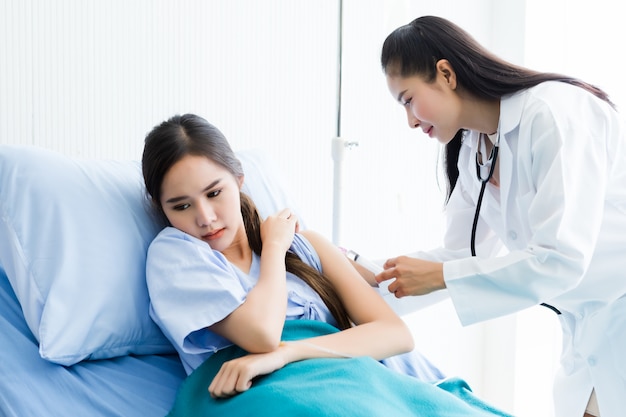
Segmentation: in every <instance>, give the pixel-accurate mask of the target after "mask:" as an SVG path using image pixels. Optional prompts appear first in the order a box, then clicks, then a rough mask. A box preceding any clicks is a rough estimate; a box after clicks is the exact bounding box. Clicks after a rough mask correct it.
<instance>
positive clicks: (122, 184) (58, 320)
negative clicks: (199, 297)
mask: <svg viewBox="0 0 626 417" xmlns="http://www.w3.org/2000/svg"><path fill="white" fill-rule="evenodd" d="M160 228H161V226H160V225H159V224H158V222H157V220H156V217H152V216H151V214H150V211H149V203H148V201H147V199H146V198H145V196H144V187H143V179H142V176H141V168H140V165H139V163H137V162H131V161H128V162H123V161H102V160H78V159H71V158H68V157H65V156H63V155H62V154H60V153H57V152H53V151H49V150H45V149H41V148H36V147H27V146H24V147H22V146H1V147H0V264H1V265H2V266H3V268H4V269H5V271H6V274H7V276H8V277H9V281H10V282H11V285H12V287H13V289H14V291H15V293H16V295H17V297H18V299H19V301H20V304H21V307H22V311H23V312H24V317H25V319H26V323H27V324H28V326H29V328H30V330H31V331H32V332H33V334H34V336H35V337H36V338H37V340H38V341H39V351H40V354H41V356H42V357H43V358H44V359H47V360H49V361H52V362H56V363H59V364H63V365H72V364H74V363H76V362H79V361H81V360H83V359H103V358H109V357H114V356H120V355H125V354H128V353H135V354H152V353H165V352H173V347H172V346H171V345H170V343H169V342H168V341H167V339H166V338H165V336H164V335H163V334H162V333H161V331H160V330H159V328H158V327H157V326H156V324H155V323H154V322H153V321H152V320H151V319H150V318H149V316H148V314H147V313H148V305H149V300H148V295H147V288H146V284H145V258H146V255H145V253H146V250H147V247H148V244H149V242H150V240H151V239H152V238H153V237H154V236H155V235H156V234H157V233H158V231H159V230H160Z"/></svg>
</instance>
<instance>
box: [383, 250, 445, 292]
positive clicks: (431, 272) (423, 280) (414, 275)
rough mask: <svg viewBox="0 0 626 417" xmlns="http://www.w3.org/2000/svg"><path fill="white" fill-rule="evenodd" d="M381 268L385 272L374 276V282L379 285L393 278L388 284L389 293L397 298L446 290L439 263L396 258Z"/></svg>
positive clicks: (403, 257) (406, 257) (441, 267)
mask: <svg viewBox="0 0 626 417" xmlns="http://www.w3.org/2000/svg"><path fill="white" fill-rule="evenodd" d="M383 268H384V269H385V270H384V271H383V272H381V273H380V274H378V275H376V281H377V282H379V283H380V282H382V281H386V280H389V279H393V278H395V281H393V282H392V283H391V284H389V291H390V292H393V293H394V294H395V295H396V297H397V298H401V297H405V296H407V295H425V294H429V293H431V292H433V291H437V290H443V289H444V288H446V283H445V281H444V279H443V264H442V263H440V262H431V261H425V260H422V259H417V258H411V257H408V256H398V257H397V258H391V259H388V260H387V262H385V264H384V265H383Z"/></svg>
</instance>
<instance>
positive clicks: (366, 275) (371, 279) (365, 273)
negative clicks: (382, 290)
mask: <svg viewBox="0 0 626 417" xmlns="http://www.w3.org/2000/svg"><path fill="white" fill-rule="evenodd" d="M348 260H349V261H350V263H351V264H352V266H354V268H356V270H357V271H358V272H359V274H361V276H362V277H363V279H364V280H365V282H367V283H368V284H370V285H371V286H372V287H378V282H376V277H375V275H374V273H372V272H371V271H370V270H369V269H367V268H364V267H363V265H361V264H358V263H356V262H355V261H353V260H352V259H348Z"/></svg>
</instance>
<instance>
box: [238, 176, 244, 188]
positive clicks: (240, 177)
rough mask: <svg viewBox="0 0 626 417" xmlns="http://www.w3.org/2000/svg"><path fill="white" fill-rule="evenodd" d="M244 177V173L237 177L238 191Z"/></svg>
mask: <svg viewBox="0 0 626 417" xmlns="http://www.w3.org/2000/svg"><path fill="white" fill-rule="evenodd" d="M244 178H245V175H241V176H239V177H237V182H238V183H239V191H241V187H242V186H243V180H244Z"/></svg>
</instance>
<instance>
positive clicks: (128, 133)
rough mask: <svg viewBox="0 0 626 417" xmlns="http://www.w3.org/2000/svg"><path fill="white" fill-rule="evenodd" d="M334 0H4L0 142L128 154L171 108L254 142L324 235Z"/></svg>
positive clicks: (135, 152) (0, 10)
mask: <svg viewBox="0 0 626 417" xmlns="http://www.w3.org/2000/svg"><path fill="white" fill-rule="evenodd" d="M337 21H338V2H337V1H324V2H310V1H292V0H266V1H263V2H257V1H251V0H230V1H218V0H207V1H205V0H180V1H171V0H136V1H135V0H133V1H130V2H129V1H124V0H107V1H99V0H54V1H46V0H2V1H1V2H0V50H1V51H2V53H0V68H1V71H0V74H1V75H0V91H2V94H0V142H1V143H20V144H36V145H39V146H44V147H47V148H52V149H56V150H59V151H62V152H65V153H67V154H69V155H73V156H79V157H96V158H122V159H140V158H141V150H142V147H143V138H144V137H145V134H146V133H147V132H148V131H149V130H150V129H151V128H152V127H153V126H154V125H156V124H157V123H160V122H161V121H162V120H164V119H165V118H168V117H170V116H172V115H173V114H175V113H184V112H195V113H198V114H200V115H202V116H204V117H205V118H207V119H208V120H209V121H211V122H212V123H214V124H215V125H217V126H218V127H219V128H220V129H221V130H222V131H223V132H224V134H225V135H226V136H227V137H228V138H229V140H230V141H231V144H232V145H233V147H234V148H235V149H247V148H258V147H262V148H263V149H264V150H266V151H267V153H268V154H270V155H271V156H273V157H274V159H275V160H276V163H277V165H278V169H279V170H280V171H282V172H285V173H289V177H288V178H287V179H288V180H290V181H288V185H291V184H293V186H292V187H291V188H292V189H293V193H294V195H295V201H298V202H300V204H301V207H302V209H303V210H304V209H306V211H307V213H306V218H307V219H308V220H309V223H311V224H314V225H315V226H316V228H317V229H319V230H320V231H321V232H323V233H326V234H328V235H330V224H331V221H330V219H331V210H332V206H331V203H332V202H331V199H330V196H331V195H332V194H331V192H330V189H331V187H332V161H331V159H330V148H329V144H328V143H327V141H329V140H330V138H331V137H332V136H333V135H334V132H335V126H336V123H335V118H336V109H335V100H336V90H337V88H336V84H337V74H336V68H337V49H338V47H337V40H338V34H337V30H338V29H337V28H338V24H337Z"/></svg>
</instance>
